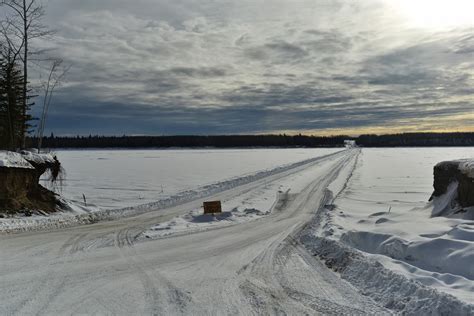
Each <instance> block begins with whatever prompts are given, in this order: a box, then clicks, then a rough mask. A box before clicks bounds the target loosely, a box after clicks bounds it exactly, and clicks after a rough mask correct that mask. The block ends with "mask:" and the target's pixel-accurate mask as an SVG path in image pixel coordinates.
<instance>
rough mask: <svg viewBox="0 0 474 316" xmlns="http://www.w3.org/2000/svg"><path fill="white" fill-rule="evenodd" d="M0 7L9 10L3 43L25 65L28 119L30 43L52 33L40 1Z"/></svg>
mask: <svg viewBox="0 0 474 316" xmlns="http://www.w3.org/2000/svg"><path fill="white" fill-rule="evenodd" d="M0 7H5V8H8V9H9V11H10V12H9V13H10V14H7V16H6V17H5V20H4V21H2V23H1V24H2V26H1V28H0V30H1V31H0V33H1V35H2V36H3V38H4V39H3V41H4V42H6V43H7V45H8V46H9V47H10V49H11V50H12V51H13V52H14V53H15V54H16V55H18V56H19V57H20V59H21V62H22V63H23V96H22V102H23V116H24V117H26V111H27V109H28V106H29V105H28V91H30V90H31V89H28V84H29V81H28V75H29V73H28V70H29V56H30V55H31V51H30V41H31V40H32V39H35V38H41V37H45V36H47V35H50V34H51V33H52V32H51V31H49V30H48V29H47V28H46V26H45V25H44V24H42V19H43V17H44V15H45V11H44V8H43V5H42V4H41V3H40V1H38V0H0ZM27 129H28V125H27V122H26V121H25V122H24V126H23V131H22V147H25V140H26V134H27Z"/></svg>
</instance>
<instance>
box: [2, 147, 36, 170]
mask: <svg viewBox="0 0 474 316" xmlns="http://www.w3.org/2000/svg"><path fill="white" fill-rule="evenodd" d="M2 167H3V168H19V169H34V168H33V166H32V165H31V164H30V163H29V162H28V161H26V160H25V159H24V158H23V156H22V155H21V154H19V153H15V152H12V151H5V150H1V151H0V168H2Z"/></svg>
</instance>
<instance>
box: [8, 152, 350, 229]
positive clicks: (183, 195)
mask: <svg viewBox="0 0 474 316" xmlns="http://www.w3.org/2000/svg"><path fill="white" fill-rule="evenodd" d="M342 151H343V150H342V149H341V148H339V149H322V150H309V151H308V152H311V153H312V155H311V156H309V157H308V158H307V159H305V160H299V161H296V162H293V163H289V164H284V165H280V166H276V167H274V168H269V169H264V170H258V171H256V172H252V173H246V174H241V175H240V176H236V177H232V178H228V179H224V180H222V181H217V182H214V183H210V184H205V185H201V186H198V187H194V188H192V189H189V190H183V191H178V189H179V188H186V187H187V185H186V183H187V182H188V181H183V183H181V185H179V184H176V185H175V186H174V188H175V191H177V192H173V193H172V194H162V195H161V196H160V195H158V196H157V197H156V198H157V200H153V202H150V203H144V200H143V199H139V200H137V201H136V202H137V203H138V202H141V204H139V205H135V206H131V207H123V206H122V207H119V208H115V209H107V208H105V207H99V206H97V205H94V204H91V202H90V200H87V202H85V203H84V202H83V201H80V200H79V201H77V200H71V199H68V198H67V197H68V195H67V194H62V196H63V197H64V196H66V198H63V204H64V205H66V206H67V207H66V208H64V209H63V210H61V211H60V212H57V213H54V214H52V215H49V216H43V215H42V214H41V213H39V212H36V211H34V210H33V216H27V217H26V216H24V215H22V214H19V215H15V216H13V215H10V216H8V217H5V218H0V232H17V231H33V230H49V229H57V228H64V227H71V226H76V225H82V224H91V223H95V222H98V221H101V220H112V219H118V218H123V217H127V216H134V215H138V214H142V213H147V212H150V211H156V210H160V209H163V208H169V207H172V206H174V205H179V204H183V203H186V202H189V201H193V200H197V199H203V198H205V197H208V196H210V195H213V194H216V193H219V192H222V191H225V190H229V189H232V188H235V187H238V186H242V185H245V184H248V183H253V182H258V181H260V180H261V181H260V182H261V183H264V184H265V185H267V182H268V181H269V180H268V179H267V178H268V177H272V178H275V177H276V178H281V177H283V176H288V175H289V174H293V173H295V172H297V171H298V170H302V169H306V168H307V167H308V166H311V165H313V164H314V163H317V162H318V161H319V160H322V159H325V157H328V156H332V155H333V154H337V153H341V152H342ZM113 152H117V151H113ZM160 152H161V151H160ZM165 152H166V151H165ZM198 152H200V151H198ZM256 152H257V153H265V154H268V153H269V152H267V151H265V150H263V151H262V150H256ZM290 152H291V153H292V155H296V156H298V155H301V156H302V157H307V154H308V152H305V151H304V152H301V151H299V150H296V151H294V150H290ZM244 153H245V154H246V155H247V160H245V159H241V158H240V157H241V156H242V151H211V152H206V154H205V155H204V158H201V159H202V161H201V166H204V167H205V168H201V169H195V171H194V173H193V172H191V171H189V170H188V169H186V168H185V167H184V166H185V165H186V166H189V165H192V161H191V160H190V159H189V158H182V157H181V158H178V156H180V155H183V156H184V157H186V156H188V155H189V151H173V152H172V153H169V154H170V157H169V159H171V160H173V159H174V160H176V161H180V160H181V161H186V163H187V164H183V165H181V164H179V163H178V164H177V166H174V167H172V168H171V167H170V166H171V165H172V162H171V161H169V160H165V166H161V162H160V161H158V162H155V164H154V165H153V166H152V165H148V166H146V167H145V166H143V164H140V161H139V160H137V159H130V158H129V157H128V158H127V159H124V161H123V162H124V163H125V162H127V163H129V164H133V165H139V166H140V167H136V166H132V167H131V169H133V170H135V171H139V172H140V174H141V175H142V176H143V177H144V178H146V176H145V174H149V173H152V172H150V171H148V170H150V169H151V170H166V169H167V168H168V169H172V170H173V171H174V172H175V173H174V175H175V176H180V177H185V178H188V179H189V182H195V183H197V184H199V183H202V178H211V179H212V178H213V179H219V178H220V176H222V173H224V174H225V173H226V172H225V171H223V170H227V169H232V170H233V172H234V173H236V172H237V169H235V165H239V163H242V161H247V162H250V163H251V164H252V165H253V166H254V168H255V166H258V165H263V166H268V162H265V160H264V159H265V158H266V157H265V155H263V157H262V158H261V159H260V160H259V159H258V158H257V156H255V155H253V154H252V151H251V150H250V151H245V152H244ZM272 153H274V154H275V153H276V152H274V151H272ZM161 154H163V153H162V152H161ZM201 154H202V152H201ZM122 155H124V153H123V151H122ZM129 155H131V156H133V154H130V153H129ZM214 155H216V156H218V157H220V158H223V157H222V155H233V156H232V159H228V161H227V162H225V163H224V162H221V163H217V162H216V158H215V157H213V156H214ZM281 155H282V156H283V157H285V159H284V161H287V160H288V159H289V158H288V157H290V156H292V155H290V154H289V151H288V150H283V152H282V153H281ZM292 157H293V156H292ZM100 160H102V159H100ZM280 160H281V158H280ZM280 160H279V159H275V160H273V162H275V161H280ZM271 162H272V160H270V163H271ZM212 163H216V165H217V166H218V167H217V168H215V169H213V168H212ZM89 165H93V163H89ZM198 165H199V164H195V165H194V167H196V166H198ZM181 167H182V168H181ZM224 167H225V168H224ZM233 168H234V169H233ZM243 169H244V170H245V171H246V170H247V169H248V167H247V169H246V168H243ZM193 170H194V169H193ZM186 171H189V172H191V173H190V174H188V175H185V174H184V172H186ZM219 171H223V172H222V173H219ZM84 172H85V171H84ZM102 172H106V173H107V174H109V176H110V177H112V178H115V179H116V181H117V183H116V187H121V188H123V190H122V191H127V189H126V188H128V185H127V183H128V182H127V181H128V179H129V178H133V177H136V176H137V175H134V173H133V172H128V173H125V174H120V173H118V174H117V172H116V169H114V168H111V167H108V169H107V168H104V169H102ZM166 174H167V175H168V178H166V179H167V181H169V182H170V183H174V182H173V181H174V178H173V174H172V173H170V172H168V173H166V172H164V175H166ZM201 174H202V175H203V177H202V178H201V177H199V175H201ZM227 174H229V173H227ZM82 176H83V177H84V174H83V175H82ZM98 179H99V180H98V181H99V182H100V179H101V178H100V177H99V178H98ZM151 179H154V178H151ZM164 179H165V178H164V177H163V178H162V180H163V181H164ZM46 184H47V182H46V183H45V185H46ZM84 189H85V190H90V188H87V187H85V186H84ZM119 191H120V190H119ZM132 191H133V190H132ZM90 192H91V195H92V194H96V195H95V198H96V199H98V198H99V196H101V195H97V194H98V192H97V191H94V190H91V191H90ZM114 192H116V191H114V190H112V191H111V192H109V193H110V194H112V195H113V194H114ZM133 192H134V191H133ZM99 194H100V193H99ZM267 194H268V192H267ZM271 195H272V197H271V200H272V201H273V200H274V199H275V195H276V193H275V192H273V193H271ZM267 199H268V198H267ZM233 210H234V212H231V213H228V214H227V215H232V216H227V217H225V221H222V220H215V219H214V218H207V217H199V218H195V216H194V215H193V214H196V213H199V211H200V210H199V209H197V210H192V211H190V212H189V214H187V216H185V217H183V218H180V219H174V220H173V221H171V222H170V223H168V224H167V226H166V227H165V228H163V229H161V227H160V228H155V229H154V231H155V232H154V233H150V234H149V235H150V236H151V235H162V234H169V233H170V232H175V231H176V230H178V231H179V230H183V228H190V227H191V226H193V224H192V223H198V225H197V226H196V225H194V226H196V228H202V227H203V226H210V225H213V224H216V223H217V224H224V223H228V222H229V221H234V222H241V221H247V220H249V219H250V218H255V217H259V216H260V215H261V214H262V213H261V211H257V212H255V211H252V210H250V209H249V210H247V209H243V210H242V211H243V213H239V212H238V211H239V209H238V208H233ZM265 212H269V208H267V210H266V211H265ZM234 215H235V216H234ZM224 216H225V214H224ZM221 217H222V216H221ZM223 219H224V218H223ZM171 228H173V229H172V230H171ZM168 230H170V231H168ZM156 231H162V232H161V233H158V234H157V233H156Z"/></svg>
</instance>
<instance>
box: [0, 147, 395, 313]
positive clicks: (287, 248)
mask: <svg viewBox="0 0 474 316" xmlns="http://www.w3.org/2000/svg"><path fill="white" fill-rule="evenodd" d="M357 155H358V151H357V150H351V151H344V152H339V153H336V154H332V155H328V156H326V157H324V158H322V159H319V160H317V161H314V162H312V163H311V164H308V165H305V166H300V167H298V168H295V169H293V170H288V171H285V172H282V173H280V174H274V175H271V176H269V177H266V178H265V179H259V180H257V181H254V182H252V183H247V184H244V185H241V186H239V187H235V188H232V189H230V190H227V191H223V192H220V193H218V194H215V195H212V196H211V197H208V198H216V199H220V200H223V201H225V200H226V199H231V198H235V197H236V196H240V195H244V194H247V193H249V192H253V191H254V190H256V189H258V188H261V187H264V186H265V185H266V184H268V183H269V182H278V181H279V180H280V179H282V178H284V177H286V176H292V175H293V174H294V173H295V172H308V170H311V172H313V173H314V175H315V176H314V180H313V181H312V182H311V183H310V184H309V185H308V186H307V187H306V188H304V189H303V190H301V192H292V193H289V191H287V192H284V193H282V194H280V195H279V197H278V200H277V201H276V202H275V204H274V208H273V210H274V211H273V212H272V213H271V214H269V215H267V216H264V217H262V218H261V219H259V220H255V221H249V222H245V223H241V224H237V225H231V226H226V227H221V228H218V229H210V230H207V231H203V232H196V233H193V234H188V235H178V236H171V237H169V238H162V239H156V240H148V241H146V242H145V241H144V240H142V239H140V238H138V236H139V235H140V233H141V232H142V231H143V230H145V229H147V228H148V227H150V226H151V225H152V224H156V223H157V222H160V221H167V220H170V219H171V218H173V217H175V216H178V215H182V214H184V213H187V212H188V211H189V210H191V209H194V208H196V207H199V206H200V205H201V203H202V201H203V199H197V200H194V201H192V202H186V203H184V204H182V205H180V206H173V207H170V208H168V209H162V210H160V211H159V212H148V213H143V214H140V215H137V216H134V217H129V218H123V219H120V220H116V221H113V222H99V223H97V224H94V225H87V226H80V227H75V228H73V229H69V230H62V231H57V232H54V233H48V232H45V233H39V234H31V235H28V236H26V237H21V236H18V237H16V236H11V237H8V238H7V241H6V242H5V243H4V244H5V247H4V248H5V253H6V254H7V255H8V253H10V252H11V253H15V249H17V248H19V246H24V245H25V244H32V245H46V246H45V252H44V255H42V253H43V252H41V251H39V252H38V251H36V250H35V248H29V249H30V253H25V254H24V257H25V260H26V258H28V256H29V255H30V254H32V253H33V251H35V252H34V254H35V255H36V256H37V257H36V259H37V260H36V261H35V264H36V265H37V269H36V270H37V271H36V270H34V269H30V270H31V271H29V273H30V274H31V275H32V276H33V277H32V278H31V280H32V283H33V285H32V286H31V287H30V289H31V290H29V291H27V292H25V291H23V290H22V289H21V285H22V284H27V281H25V282H24V283H20V285H17V284H16V283H17V280H18V279H21V278H20V276H18V277H16V274H15V273H16V271H15V262H16V261H17V260H18V258H16V259H15V261H6V262H2V263H0V264H2V266H1V267H2V268H3V271H7V272H8V273H10V274H11V275H13V276H12V277H9V278H8V279H6V282H2V284H0V300H1V301H2V302H6V304H3V305H0V314H20V313H21V314H34V312H38V311H39V312H41V313H44V314H74V313H79V314H94V313H102V314H123V315H130V314H145V315H157V314H160V315H164V314H195V315H205V314H219V315H220V314H272V315H273V314H351V315H352V314H354V315H359V314H362V312H364V311H365V312H367V314H384V313H386V311H385V310H384V309H383V308H380V307H378V306H377V305H376V304H374V303H373V302H372V300H370V299H368V298H366V297H364V296H362V295H361V294H360V293H358V292H357V291H356V290H355V289H354V288H353V287H351V286H350V285H348V284H347V283H346V282H344V281H342V280H341V279H340V278H339V277H338V276H337V275H336V274H334V273H333V272H332V271H330V270H329V269H328V268H326V267H325V265H324V264H322V263H321V262H320V261H319V260H317V258H314V257H312V256H311V255H310V254H309V253H307V252H306V251H305V250H304V249H303V248H302V247H301V246H300V245H299V244H298V243H297V242H296V240H298V238H297V236H298V234H299V233H300V232H301V231H302V230H303V229H304V228H305V227H306V225H307V223H309V222H310V220H311V219H313V218H314V216H318V209H319V208H321V207H323V206H324V205H325V204H326V203H327V202H328V201H329V199H330V194H329V193H328V191H327V190H326V188H327V186H328V185H329V183H331V182H332V181H333V180H334V179H336V178H337V177H338V176H339V173H340V171H341V170H343V169H344V168H346V167H347V166H350V164H351V163H352V162H353V161H354V159H355V158H356V157H357ZM313 173H312V174H313ZM52 254H54V255H52ZM19 258H22V256H19ZM48 278H49V281H48ZM42 287H45V288H46V290H45V291H44V295H43V294H40V295H36V296H35V293H34V292H38V293H40V292H41V288H42ZM8 288H9V289H10V290H11V291H12V292H11V293H8V292H6V289H8ZM8 295H11V296H12V297H19V299H17V300H15V301H13V303H10V300H8V297H10V296H8ZM30 295H32V296H34V297H35V300H33V301H32V302H31V303H27V304H29V305H26V306H23V305H22V304H21V300H23V301H24V302H28V299H29V298H30Z"/></svg>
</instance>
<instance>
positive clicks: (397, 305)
mask: <svg viewBox="0 0 474 316" xmlns="http://www.w3.org/2000/svg"><path fill="white" fill-rule="evenodd" d="M300 240H301V242H302V243H303V244H304V245H305V247H306V248H307V249H308V251H310V252H312V253H313V254H314V255H316V256H318V257H319V258H320V259H322V260H323V261H324V262H325V264H326V266H328V267H329V268H331V269H333V270H334V271H336V272H339V273H340V275H341V277H342V278H343V279H345V280H347V281H348V282H350V283H351V284H352V285H354V286H355V287H357V288H358V289H359V290H360V291H361V292H362V293H363V294H365V295H368V296H370V297H372V299H374V300H375V301H376V302H378V303H380V304H382V305H383V306H384V307H386V308H388V309H391V310H394V311H395V312H398V313H402V314H404V315H473V314H474V305H472V304H465V303H463V302H461V301H460V300H458V299H457V298H455V297H454V296H452V295H449V294H446V293H441V292H438V291H436V290H435V289H432V288H430V287H428V286H425V285H423V284H421V283H419V282H417V281H414V280H410V279H409V278H407V277H405V276H404V275H401V274H398V273H395V272H393V271H391V270H389V269H387V268H385V267H384V266H383V265H382V264H381V263H379V262H378V261H377V260H373V259H371V258H369V257H367V256H365V255H363V254H362V253H360V252H358V251H357V250H355V249H353V248H350V247H348V246H346V245H343V244H341V243H340V242H337V241H335V240H332V239H329V238H324V237H318V236H315V235H313V234H311V233H310V232H307V233H306V234H303V236H301V238H300Z"/></svg>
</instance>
